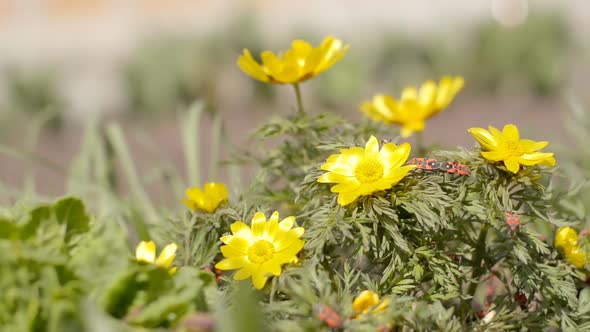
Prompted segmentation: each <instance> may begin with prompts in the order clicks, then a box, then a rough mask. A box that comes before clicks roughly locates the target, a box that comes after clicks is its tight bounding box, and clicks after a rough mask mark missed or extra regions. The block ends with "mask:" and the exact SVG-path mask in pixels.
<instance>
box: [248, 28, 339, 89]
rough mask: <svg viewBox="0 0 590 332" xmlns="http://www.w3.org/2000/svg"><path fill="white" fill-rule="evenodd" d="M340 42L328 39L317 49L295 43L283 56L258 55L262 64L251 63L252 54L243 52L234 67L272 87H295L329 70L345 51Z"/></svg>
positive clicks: (296, 41)
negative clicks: (279, 85) (280, 85)
mask: <svg viewBox="0 0 590 332" xmlns="http://www.w3.org/2000/svg"><path fill="white" fill-rule="evenodd" d="M349 47H350V46H349V45H344V44H343V43H342V41H341V40H340V39H336V38H334V37H332V36H328V37H326V38H325V39H324V41H323V42H322V44H321V45H320V46H318V47H315V48H314V47H312V46H311V45H310V44H309V43H308V42H306V41H303V40H295V41H293V42H292V43H291V49H289V50H287V51H286V52H285V53H284V54H279V55H278V56H277V55H274V54H273V53H272V52H270V51H264V52H262V53H261V54H260V57H261V59H262V64H259V63H258V62H256V60H254V58H253V57H252V54H250V51H249V50H247V49H244V54H243V55H241V56H240V58H239V59H238V66H239V67H240V69H242V71H243V72H245V73H246V74H248V75H250V76H252V77H253V78H255V79H257V80H259V81H262V82H270V83H274V84H296V83H299V82H303V81H306V80H308V79H310V78H312V77H314V76H316V75H318V74H320V73H321V72H323V71H324V70H326V69H328V68H330V67H332V65H334V64H335V63H336V62H338V60H340V59H341V58H342V57H343V56H344V54H346V52H347V51H348V48H349Z"/></svg>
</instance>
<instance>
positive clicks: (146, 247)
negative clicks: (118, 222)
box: [135, 241, 156, 263]
mask: <svg viewBox="0 0 590 332" xmlns="http://www.w3.org/2000/svg"><path fill="white" fill-rule="evenodd" d="M135 257H136V259H137V260H138V261H139V262H145V263H153V262H154V261H155V260H156V244H155V243H154V241H148V242H146V241H141V242H139V244H138V245H137V249H135Z"/></svg>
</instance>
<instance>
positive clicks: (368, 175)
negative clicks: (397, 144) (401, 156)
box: [354, 159, 384, 183]
mask: <svg viewBox="0 0 590 332" xmlns="http://www.w3.org/2000/svg"><path fill="white" fill-rule="evenodd" d="M383 170H384V169H383V164H382V163H381V162H380V161H379V160H376V159H365V160H363V161H361V162H360V163H358V165H357V166H356V168H355V169H354V177H355V178H356V179H357V180H358V181H359V182H360V183H372V182H375V181H377V180H379V179H380V178H382V177H383Z"/></svg>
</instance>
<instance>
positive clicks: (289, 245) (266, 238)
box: [215, 211, 304, 289]
mask: <svg viewBox="0 0 590 332" xmlns="http://www.w3.org/2000/svg"><path fill="white" fill-rule="evenodd" d="M293 225H295V217H293V216H291V217H287V218H285V219H283V220H282V221H281V222H279V213H278V212H276V211H275V212H274V213H273V214H272V216H271V217H270V219H269V220H268V221H267V220H266V217H265V216H264V214H263V213H262V212H257V213H256V214H255V215H254V218H252V226H251V228H250V227H248V225H246V224H245V223H243V222H241V221H236V222H234V223H233V224H232V225H231V231H232V234H233V235H226V236H223V237H221V242H223V243H224V244H225V245H223V246H221V248H220V249H221V253H222V254H223V256H224V257H225V259H224V260H222V261H220V262H219V263H217V264H216V265H215V267H216V268H218V269H220V270H236V269H239V270H238V271H237V272H236V274H234V279H235V280H244V279H247V278H250V277H252V283H253V284H254V287H256V288H257V289H261V288H262V287H264V284H265V283H266V281H267V280H268V278H269V277H271V276H273V275H274V276H279V275H280V274H281V272H282V268H281V267H282V265H283V264H288V263H292V262H294V261H295V259H296V255H297V253H298V252H299V251H301V249H302V248H303V244H304V242H303V240H301V239H300V237H301V235H303V232H304V229H303V227H295V228H293Z"/></svg>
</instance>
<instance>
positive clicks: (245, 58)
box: [238, 49, 270, 82]
mask: <svg viewBox="0 0 590 332" xmlns="http://www.w3.org/2000/svg"><path fill="white" fill-rule="evenodd" d="M238 67H240V69H242V71H243V72H244V73H246V74H248V75H250V76H251V77H253V78H255V79H257V80H259V81H262V82H269V81H270V80H269V78H268V76H267V75H266V73H265V72H264V70H263V69H262V67H261V66H260V65H259V64H258V63H257V62H256V60H254V58H253V57H252V54H250V51H249V50H247V49H245V50H244V54H243V55H242V56H240V57H239V58H238Z"/></svg>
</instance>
